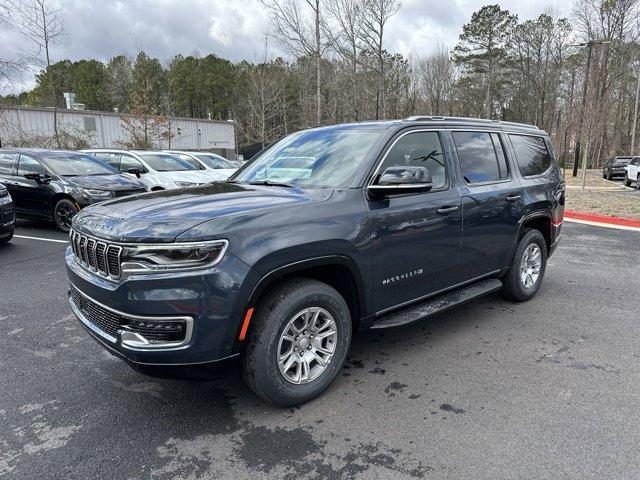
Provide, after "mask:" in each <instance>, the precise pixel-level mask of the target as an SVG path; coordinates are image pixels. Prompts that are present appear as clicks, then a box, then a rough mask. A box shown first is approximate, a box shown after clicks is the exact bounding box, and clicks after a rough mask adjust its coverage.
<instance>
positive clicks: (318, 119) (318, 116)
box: [316, 0, 322, 125]
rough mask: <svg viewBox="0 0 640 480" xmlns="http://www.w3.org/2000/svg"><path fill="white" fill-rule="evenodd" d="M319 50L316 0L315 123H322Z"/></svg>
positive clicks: (317, 6) (317, 3) (318, 5)
mask: <svg viewBox="0 0 640 480" xmlns="http://www.w3.org/2000/svg"><path fill="white" fill-rule="evenodd" d="M320 55H321V52H320V0H316V102H317V105H316V108H317V111H316V123H317V124H318V125H321V124H322V92H321V90H320V78H321V71H320V69H321V67H322V65H321V60H322V59H321V56H320Z"/></svg>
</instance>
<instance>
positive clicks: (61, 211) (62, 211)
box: [53, 198, 80, 232]
mask: <svg viewBox="0 0 640 480" xmlns="http://www.w3.org/2000/svg"><path fill="white" fill-rule="evenodd" d="M79 211H80V210H79V208H78V207H77V205H76V204H75V203H74V202H72V201H71V200H69V199H68V198H63V199H62V200H59V201H58V203H56V205H55V207H54V209H53V219H54V221H55V222H56V227H58V230H60V231H62V232H68V231H69V230H70V229H71V222H72V220H73V217H75V215H76V213H78V212H79Z"/></svg>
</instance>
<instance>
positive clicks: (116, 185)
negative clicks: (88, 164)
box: [64, 174, 147, 191]
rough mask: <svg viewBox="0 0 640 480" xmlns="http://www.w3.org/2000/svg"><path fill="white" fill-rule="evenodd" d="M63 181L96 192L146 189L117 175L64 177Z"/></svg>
mask: <svg viewBox="0 0 640 480" xmlns="http://www.w3.org/2000/svg"><path fill="white" fill-rule="evenodd" d="M64 179H65V180H66V181H67V182H69V184H71V185H73V186H76V187H82V188H94V189H96V190H111V191H115V190H135V189H137V188H139V189H146V188H147V187H146V186H145V184H144V183H142V182H140V181H138V180H134V179H131V178H128V177H125V176H124V175H119V174H114V175H87V176H80V177H64Z"/></svg>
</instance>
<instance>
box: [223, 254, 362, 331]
mask: <svg viewBox="0 0 640 480" xmlns="http://www.w3.org/2000/svg"><path fill="white" fill-rule="evenodd" d="M294 277H304V278H312V279H314V280H318V281H321V282H324V283H326V284H327V285H330V286H331V287H333V288H335V289H336V290H337V291H338V292H339V293H340V295H342V297H343V298H344V300H345V302H346V303H347V305H348V306H349V311H350V313H351V321H352V324H353V330H354V331H355V330H357V327H358V322H359V319H360V318H361V317H362V316H363V315H365V314H366V311H367V307H366V294H365V285H364V283H363V279H362V275H361V273H360V270H359V269H358V266H357V264H356V262H355V261H354V260H353V259H351V258H349V257H347V256H344V255H326V256H322V257H315V258H310V259H306V260H300V261H296V262H293V263H290V264H287V265H283V266H280V267H278V268H275V269H273V270H271V271H270V272H268V273H266V274H264V275H263V276H262V277H261V278H260V279H259V280H258V281H257V283H256V284H255V285H254V287H253V289H252V291H251V293H250V295H249V298H248V300H247V302H246V308H247V309H250V308H253V307H254V306H255V305H256V303H257V302H258V300H259V299H260V297H261V296H262V295H263V294H264V293H265V292H266V291H267V290H269V289H271V288H273V287H275V286H277V285H278V284H280V283H282V282H284V281H286V280H287V279H289V278H294ZM241 328H242V325H241ZM249 330H250V327H249ZM236 338H238V336H236Z"/></svg>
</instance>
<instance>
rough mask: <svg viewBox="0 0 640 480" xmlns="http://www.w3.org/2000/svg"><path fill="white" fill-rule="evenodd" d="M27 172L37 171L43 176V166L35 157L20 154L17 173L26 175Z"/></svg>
mask: <svg viewBox="0 0 640 480" xmlns="http://www.w3.org/2000/svg"><path fill="white" fill-rule="evenodd" d="M27 173H38V174H40V175H42V176H44V167H43V166H42V164H41V163H40V162H38V161H37V160H36V159H35V158H32V157H27V156H26V155H20V161H19V162H18V175H26V174H27Z"/></svg>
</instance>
